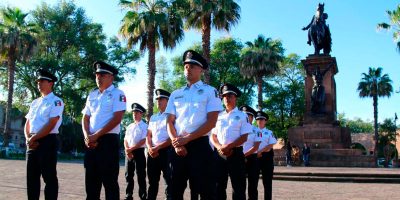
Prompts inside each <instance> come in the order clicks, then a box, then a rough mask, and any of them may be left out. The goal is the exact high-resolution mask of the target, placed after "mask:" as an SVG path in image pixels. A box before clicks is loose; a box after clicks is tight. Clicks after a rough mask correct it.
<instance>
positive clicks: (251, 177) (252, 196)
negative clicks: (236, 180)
mask: <svg viewBox="0 0 400 200" xmlns="http://www.w3.org/2000/svg"><path fill="white" fill-rule="evenodd" d="M239 109H240V110H241V111H243V112H244V113H246V114H247V117H248V119H249V123H250V124H252V123H253V119H254V116H256V111H255V110H254V109H253V108H252V107H250V106H248V105H243V106H241V107H240V108H239ZM260 143H261V134H260V131H259V129H258V128H257V127H256V126H254V125H252V132H250V133H249V135H248V136H247V141H246V142H245V143H244V144H243V153H244V156H245V158H246V173H247V183H248V190H247V191H248V199H249V200H257V199H258V190H257V187H258V179H259V177H260V168H259V166H258V159H257V151H258V148H259V146H260Z"/></svg>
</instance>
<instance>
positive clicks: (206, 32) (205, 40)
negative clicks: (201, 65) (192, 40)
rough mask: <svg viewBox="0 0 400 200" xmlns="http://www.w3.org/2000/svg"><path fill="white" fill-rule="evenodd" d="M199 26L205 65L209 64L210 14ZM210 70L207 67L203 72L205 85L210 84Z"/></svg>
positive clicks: (209, 67)
mask: <svg viewBox="0 0 400 200" xmlns="http://www.w3.org/2000/svg"><path fill="white" fill-rule="evenodd" d="M201 24H202V27H201V33H202V35H201V41H202V48H203V56H204V58H205V59H206V61H207V63H208V64H210V38H211V14H208V15H206V16H204V17H203V18H202V19H201ZM210 70H211V66H210V65H208V69H207V70H206V71H205V72H204V82H205V83H207V84H210Z"/></svg>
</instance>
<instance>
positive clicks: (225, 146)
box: [211, 83, 252, 200]
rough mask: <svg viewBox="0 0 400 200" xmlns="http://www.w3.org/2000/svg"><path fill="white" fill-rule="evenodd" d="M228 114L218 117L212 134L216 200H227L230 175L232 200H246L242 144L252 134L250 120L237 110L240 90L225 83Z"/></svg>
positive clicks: (222, 88)
mask: <svg viewBox="0 0 400 200" xmlns="http://www.w3.org/2000/svg"><path fill="white" fill-rule="evenodd" d="M219 92H220V94H221V96H222V99H223V103H224V105H225V108H226V109H225V111H223V112H221V113H219V115H218V121H217V124H216V126H215V128H214V129H213V130H212V135H211V142H212V144H213V145H214V147H215V153H216V155H217V156H216V157H217V162H216V176H217V199H219V200H223V199H226V187H227V184H228V174H229V177H230V179H231V183H232V189H233V192H232V199H233V200H239V199H241V200H245V199H246V169H245V162H244V154H243V147H242V145H243V143H244V142H245V141H246V140H247V135H248V134H249V133H250V132H251V131H252V126H251V125H250V124H249V123H248V120H247V116H246V114H244V113H243V112H241V111H240V110H238V109H237V107H236V99H237V97H240V95H241V92H240V90H239V89H238V88H237V87H235V86H234V85H232V84H229V83H226V84H224V85H222V86H221V88H220V90H219Z"/></svg>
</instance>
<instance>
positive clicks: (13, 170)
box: [0, 159, 400, 200]
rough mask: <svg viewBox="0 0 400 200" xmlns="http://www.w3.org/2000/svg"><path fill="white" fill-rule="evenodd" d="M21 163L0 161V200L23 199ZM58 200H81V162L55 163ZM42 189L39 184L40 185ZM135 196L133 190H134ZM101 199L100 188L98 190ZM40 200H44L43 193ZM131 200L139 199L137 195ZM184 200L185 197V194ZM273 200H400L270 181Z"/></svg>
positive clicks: (349, 186) (399, 194)
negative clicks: (271, 182) (57, 180)
mask: <svg viewBox="0 0 400 200" xmlns="http://www.w3.org/2000/svg"><path fill="white" fill-rule="evenodd" d="M25 168H26V166H25V161H17V160H1V159H0V200H9V199H11V200H22V199H26V183H25V173H26V172H25V171H26V169H25ZM57 169H58V179H59V185H60V190H59V199H60V200H76V199H85V186H84V169H83V165H82V163H72V162H59V163H58V166H57ZM275 170H276V171H279V172H288V171H291V172H296V171H299V172H305V171H308V172H331V173H335V172H340V173H345V172H346V173H354V172H356V173H383V174H399V173H400V169H399V168H397V169H383V168H378V169H375V168H316V167H310V168H304V167H291V168H286V167H276V168H275ZM124 172H125V170H124V168H123V167H122V166H121V168H120V175H119V183H120V191H121V197H123V196H124V190H125V186H126V184H125V181H124ZM42 188H43V184H42ZM163 188H164V185H163V184H162V183H161V184H160V190H159V196H158V199H163V198H164V196H163ZM135 189H136V190H135V194H137V188H135ZM258 190H259V199H263V198H264V196H263V189H262V182H261V181H260V182H259V186H258ZM102 192H103V194H102V199H104V189H103V190H102ZM231 192H232V190H231V187H229V186H228V189H227V193H228V199H231V198H229V197H231ZM41 199H44V197H43V192H42V194H41ZM135 199H139V198H138V197H137V196H136V197H135ZM185 199H190V198H189V192H188V191H186V193H185ZM273 199H307V200H314V199H315V200H316V199H329V200H331V199H338V200H339V199H340V200H343V199H354V200H369V199H370V200H375V199H400V185H399V184H366V183H325V182H324V183H321V182H294V181H293V182H292V181H273Z"/></svg>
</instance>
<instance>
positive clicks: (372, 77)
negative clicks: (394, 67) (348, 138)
mask: <svg viewBox="0 0 400 200" xmlns="http://www.w3.org/2000/svg"><path fill="white" fill-rule="evenodd" d="M391 83H392V80H390V78H389V75H387V74H383V75H382V68H380V67H378V68H377V69H375V68H371V67H370V68H369V70H368V73H362V78H361V81H360V82H359V83H358V88H357V91H358V92H359V96H360V97H361V98H365V97H372V100H373V106H374V135H375V137H374V139H375V150H374V151H375V155H377V151H378V98H379V97H390V95H391V94H392V92H393V87H392V84H391Z"/></svg>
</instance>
